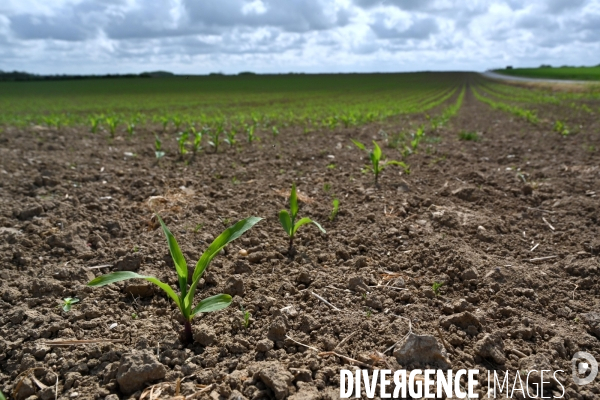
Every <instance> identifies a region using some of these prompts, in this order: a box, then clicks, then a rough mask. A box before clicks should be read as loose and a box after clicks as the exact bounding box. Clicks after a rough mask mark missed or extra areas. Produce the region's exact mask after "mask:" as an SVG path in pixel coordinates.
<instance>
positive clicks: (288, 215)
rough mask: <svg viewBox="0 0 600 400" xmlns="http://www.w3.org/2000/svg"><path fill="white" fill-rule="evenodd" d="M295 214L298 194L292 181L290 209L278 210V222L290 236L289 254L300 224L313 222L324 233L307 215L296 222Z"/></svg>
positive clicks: (296, 213) (296, 214) (296, 212)
mask: <svg viewBox="0 0 600 400" xmlns="http://www.w3.org/2000/svg"><path fill="white" fill-rule="evenodd" d="M297 216H298V194H297V192H296V184H295V183H294V184H293V185H292V192H291V194H290V211H289V212H288V211H287V210H281V211H279V222H280V223H281V226H282V227H283V230H284V231H285V233H287V235H288V237H289V238H290V247H289V250H288V253H289V254H290V255H291V254H292V249H293V245H294V237H295V236H296V232H297V231H298V229H299V228H300V227H301V226H302V225H306V224H309V223H311V222H312V223H313V224H315V225H316V226H317V228H319V230H320V231H321V232H323V233H326V232H325V229H323V227H322V226H321V225H320V224H319V223H318V222H317V221H313V220H311V219H310V218H308V217H304V218H302V219H300V220H299V221H298V222H296V217H297Z"/></svg>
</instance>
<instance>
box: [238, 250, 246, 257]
mask: <svg viewBox="0 0 600 400" xmlns="http://www.w3.org/2000/svg"><path fill="white" fill-rule="evenodd" d="M238 254H239V255H240V257H248V250H245V249H240V251H239V252H238Z"/></svg>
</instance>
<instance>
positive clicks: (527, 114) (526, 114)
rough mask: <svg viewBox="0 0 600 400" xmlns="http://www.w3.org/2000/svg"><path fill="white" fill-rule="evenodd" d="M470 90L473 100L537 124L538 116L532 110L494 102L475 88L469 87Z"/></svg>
mask: <svg viewBox="0 0 600 400" xmlns="http://www.w3.org/2000/svg"><path fill="white" fill-rule="evenodd" d="M471 90H472V91H473V95H475V98H477V100H479V101H481V102H483V103H486V104H488V105H489V106H491V107H492V108H494V109H498V110H502V111H504V112H508V113H510V114H513V115H515V116H517V117H519V118H523V119H525V120H527V122H529V123H531V124H537V123H538V122H539V119H538V116H537V114H536V112H535V111H534V110H527V109H524V108H521V107H518V106H515V105H511V104H507V103H503V102H500V101H495V100H493V99H491V98H490V97H488V96H486V95H485V93H483V94H481V93H479V92H478V91H477V89H475V87H471Z"/></svg>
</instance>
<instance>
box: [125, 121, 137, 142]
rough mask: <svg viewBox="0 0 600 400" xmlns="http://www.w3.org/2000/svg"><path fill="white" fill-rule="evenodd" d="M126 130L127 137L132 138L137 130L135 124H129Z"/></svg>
mask: <svg viewBox="0 0 600 400" xmlns="http://www.w3.org/2000/svg"><path fill="white" fill-rule="evenodd" d="M125 128H126V129H127V135H128V136H129V137H130V138H131V137H132V136H133V133H134V130H135V123H134V122H128V123H127V125H126V126H125Z"/></svg>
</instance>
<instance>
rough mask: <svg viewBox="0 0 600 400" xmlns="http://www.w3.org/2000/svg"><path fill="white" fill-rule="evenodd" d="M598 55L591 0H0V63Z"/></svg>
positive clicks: (574, 60)
mask: <svg viewBox="0 0 600 400" xmlns="http://www.w3.org/2000/svg"><path fill="white" fill-rule="evenodd" d="M540 64H551V65H555V66H560V65H598V64H600V0H527V1H524V0H489V1H485V0H456V1H455V0H52V1H47V0H0V70H4V71H12V70H18V71H27V72H32V73H38V74H63V73H64V74H107V73H140V72H143V71H156V70H163V71H171V72H174V73H179V74H207V73H210V72H222V73H226V74H235V73H239V72H242V71H253V72H257V73H288V72H306V73H318V72H333V73H337V72H403V71H422V70H432V71H440V70H469V71H484V70H486V69H490V68H503V67H505V66H507V65H512V66H515V67H527V66H533V67H535V66H539V65H540Z"/></svg>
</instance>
